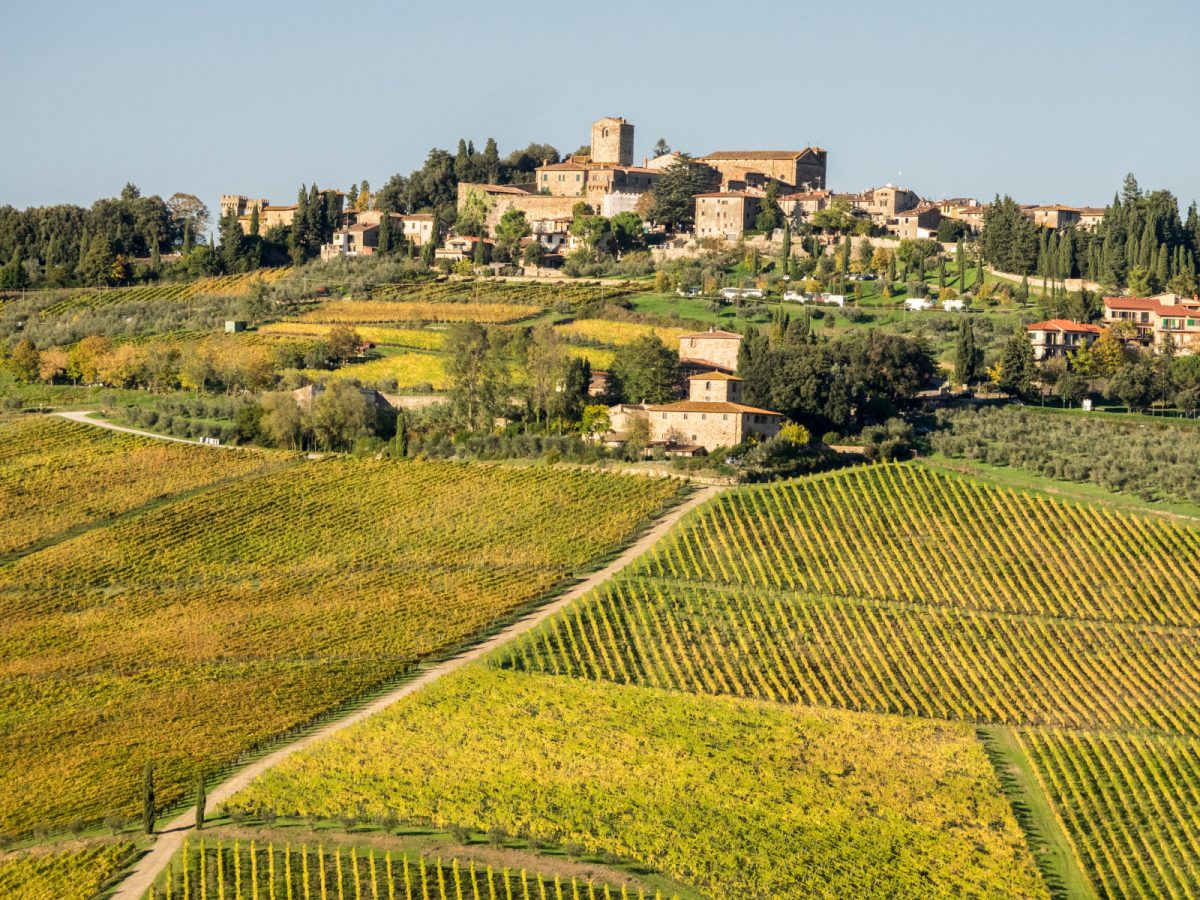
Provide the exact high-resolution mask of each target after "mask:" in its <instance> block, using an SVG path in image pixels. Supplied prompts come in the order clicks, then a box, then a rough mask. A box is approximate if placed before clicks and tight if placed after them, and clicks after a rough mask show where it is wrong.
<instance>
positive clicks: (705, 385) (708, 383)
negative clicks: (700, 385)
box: [704, 381, 712, 391]
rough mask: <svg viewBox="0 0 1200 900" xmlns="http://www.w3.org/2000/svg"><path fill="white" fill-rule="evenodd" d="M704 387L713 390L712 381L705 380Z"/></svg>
mask: <svg viewBox="0 0 1200 900" xmlns="http://www.w3.org/2000/svg"><path fill="white" fill-rule="evenodd" d="M704 389H705V390H706V391H711V390H712V382H711V381H706V382H704Z"/></svg>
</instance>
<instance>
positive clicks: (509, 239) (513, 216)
mask: <svg viewBox="0 0 1200 900" xmlns="http://www.w3.org/2000/svg"><path fill="white" fill-rule="evenodd" d="M495 233H496V255H497V256H498V257H499V258H500V259H504V260H512V261H515V260H516V258H517V252H518V251H517V248H518V247H519V246H520V243H521V239H522V238H524V237H528V236H529V235H530V234H532V233H533V229H531V228H530V227H529V222H528V221H527V220H526V218H525V213H524V211H523V210H519V209H507V210H505V212H504V215H502V216H501V217H500V221H499V222H497V223H496V229H495Z"/></svg>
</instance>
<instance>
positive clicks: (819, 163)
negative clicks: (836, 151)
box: [697, 147, 827, 191]
mask: <svg viewBox="0 0 1200 900" xmlns="http://www.w3.org/2000/svg"><path fill="white" fill-rule="evenodd" d="M826 157H827V154H826V152H825V151H824V150H822V149H821V148H820V147H805V148H804V149H803V150H718V151H716V152H714V153H710V154H708V155H707V156H701V157H700V158H699V159H698V160H697V161H698V162H702V163H704V164H705V165H707V166H709V167H711V168H713V169H715V170H716V171H717V172H718V173H719V174H720V177H721V190H723V191H739V190H745V189H746V188H747V187H752V186H760V187H765V186H766V183H767V182H770V181H778V182H780V183H782V184H784V185H787V186H788V187H790V188H791V189H792V191H813V190H819V189H821V188H823V187H825V169H826V164H827V158H826Z"/></svg>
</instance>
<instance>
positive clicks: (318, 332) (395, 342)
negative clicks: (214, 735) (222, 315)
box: [258, 322, 446, 350]
mask: <svg viewBox="0 0 1200 900" xmlns="http://www.w3.org/2000/svg"><path fill="white" fill-rule="evenodd" d="M333 327H334V326H332V325H318V324H313V323H307V322H273V323H271V324H269V325H263V326H261V327H260V328H259V329H258V331H259V333H260V334H280V335H286V336H288V337H301V338H325V337H328V336H329V332H330V330H331V329H332V328H333ZM354 330H355V331H356V332H358V336H359V337H361V338H362V339H363V340H364V341H370V342H371V343H373V344H379V345H381V346H384V347H406V348H409V349H413V350H440V349H441V348H442V344H443V343H445V340H446V334H445V332H444V331H427V330H425V329H421V328H386V327H380V326H372V325H362V326H357V327H355V329H354Z"/></svg>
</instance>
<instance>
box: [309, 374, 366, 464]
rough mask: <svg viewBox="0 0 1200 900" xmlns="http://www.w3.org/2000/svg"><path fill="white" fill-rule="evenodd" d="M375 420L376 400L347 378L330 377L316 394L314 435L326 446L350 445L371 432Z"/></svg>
mask: <svg viewBox="0 0 1200 900" xmlns="http://www.w3.org/2000/svg"><path fill="white" fill-rule="evenodd" d="M374 422H375V410H374V408H373V404H372V403H371V401H370V400H369V399H368V398H367V397H366V396H364V392H363V390H362V389H361V388H359V387H356V386H355V385H353V384H351V383H350V382H348V381H330V382H329V383H328V384H327V385H326V386H325V389H324V390H323V391H321V392H320V393H319V394H317V396H316V397H314V398H313V403H312V430H313V436H314V437H315V438H316V440H317V443H318V445H320V446H322V447H324V448H326V449H329V450H336V449H346V450H348V449H350V447H351V445H352V444H353V443H354V440H355V439H356V438H360V437H369V436H370V435H371V434H372V431H373V429H372V426H373V424H374Z"/></svg>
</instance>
